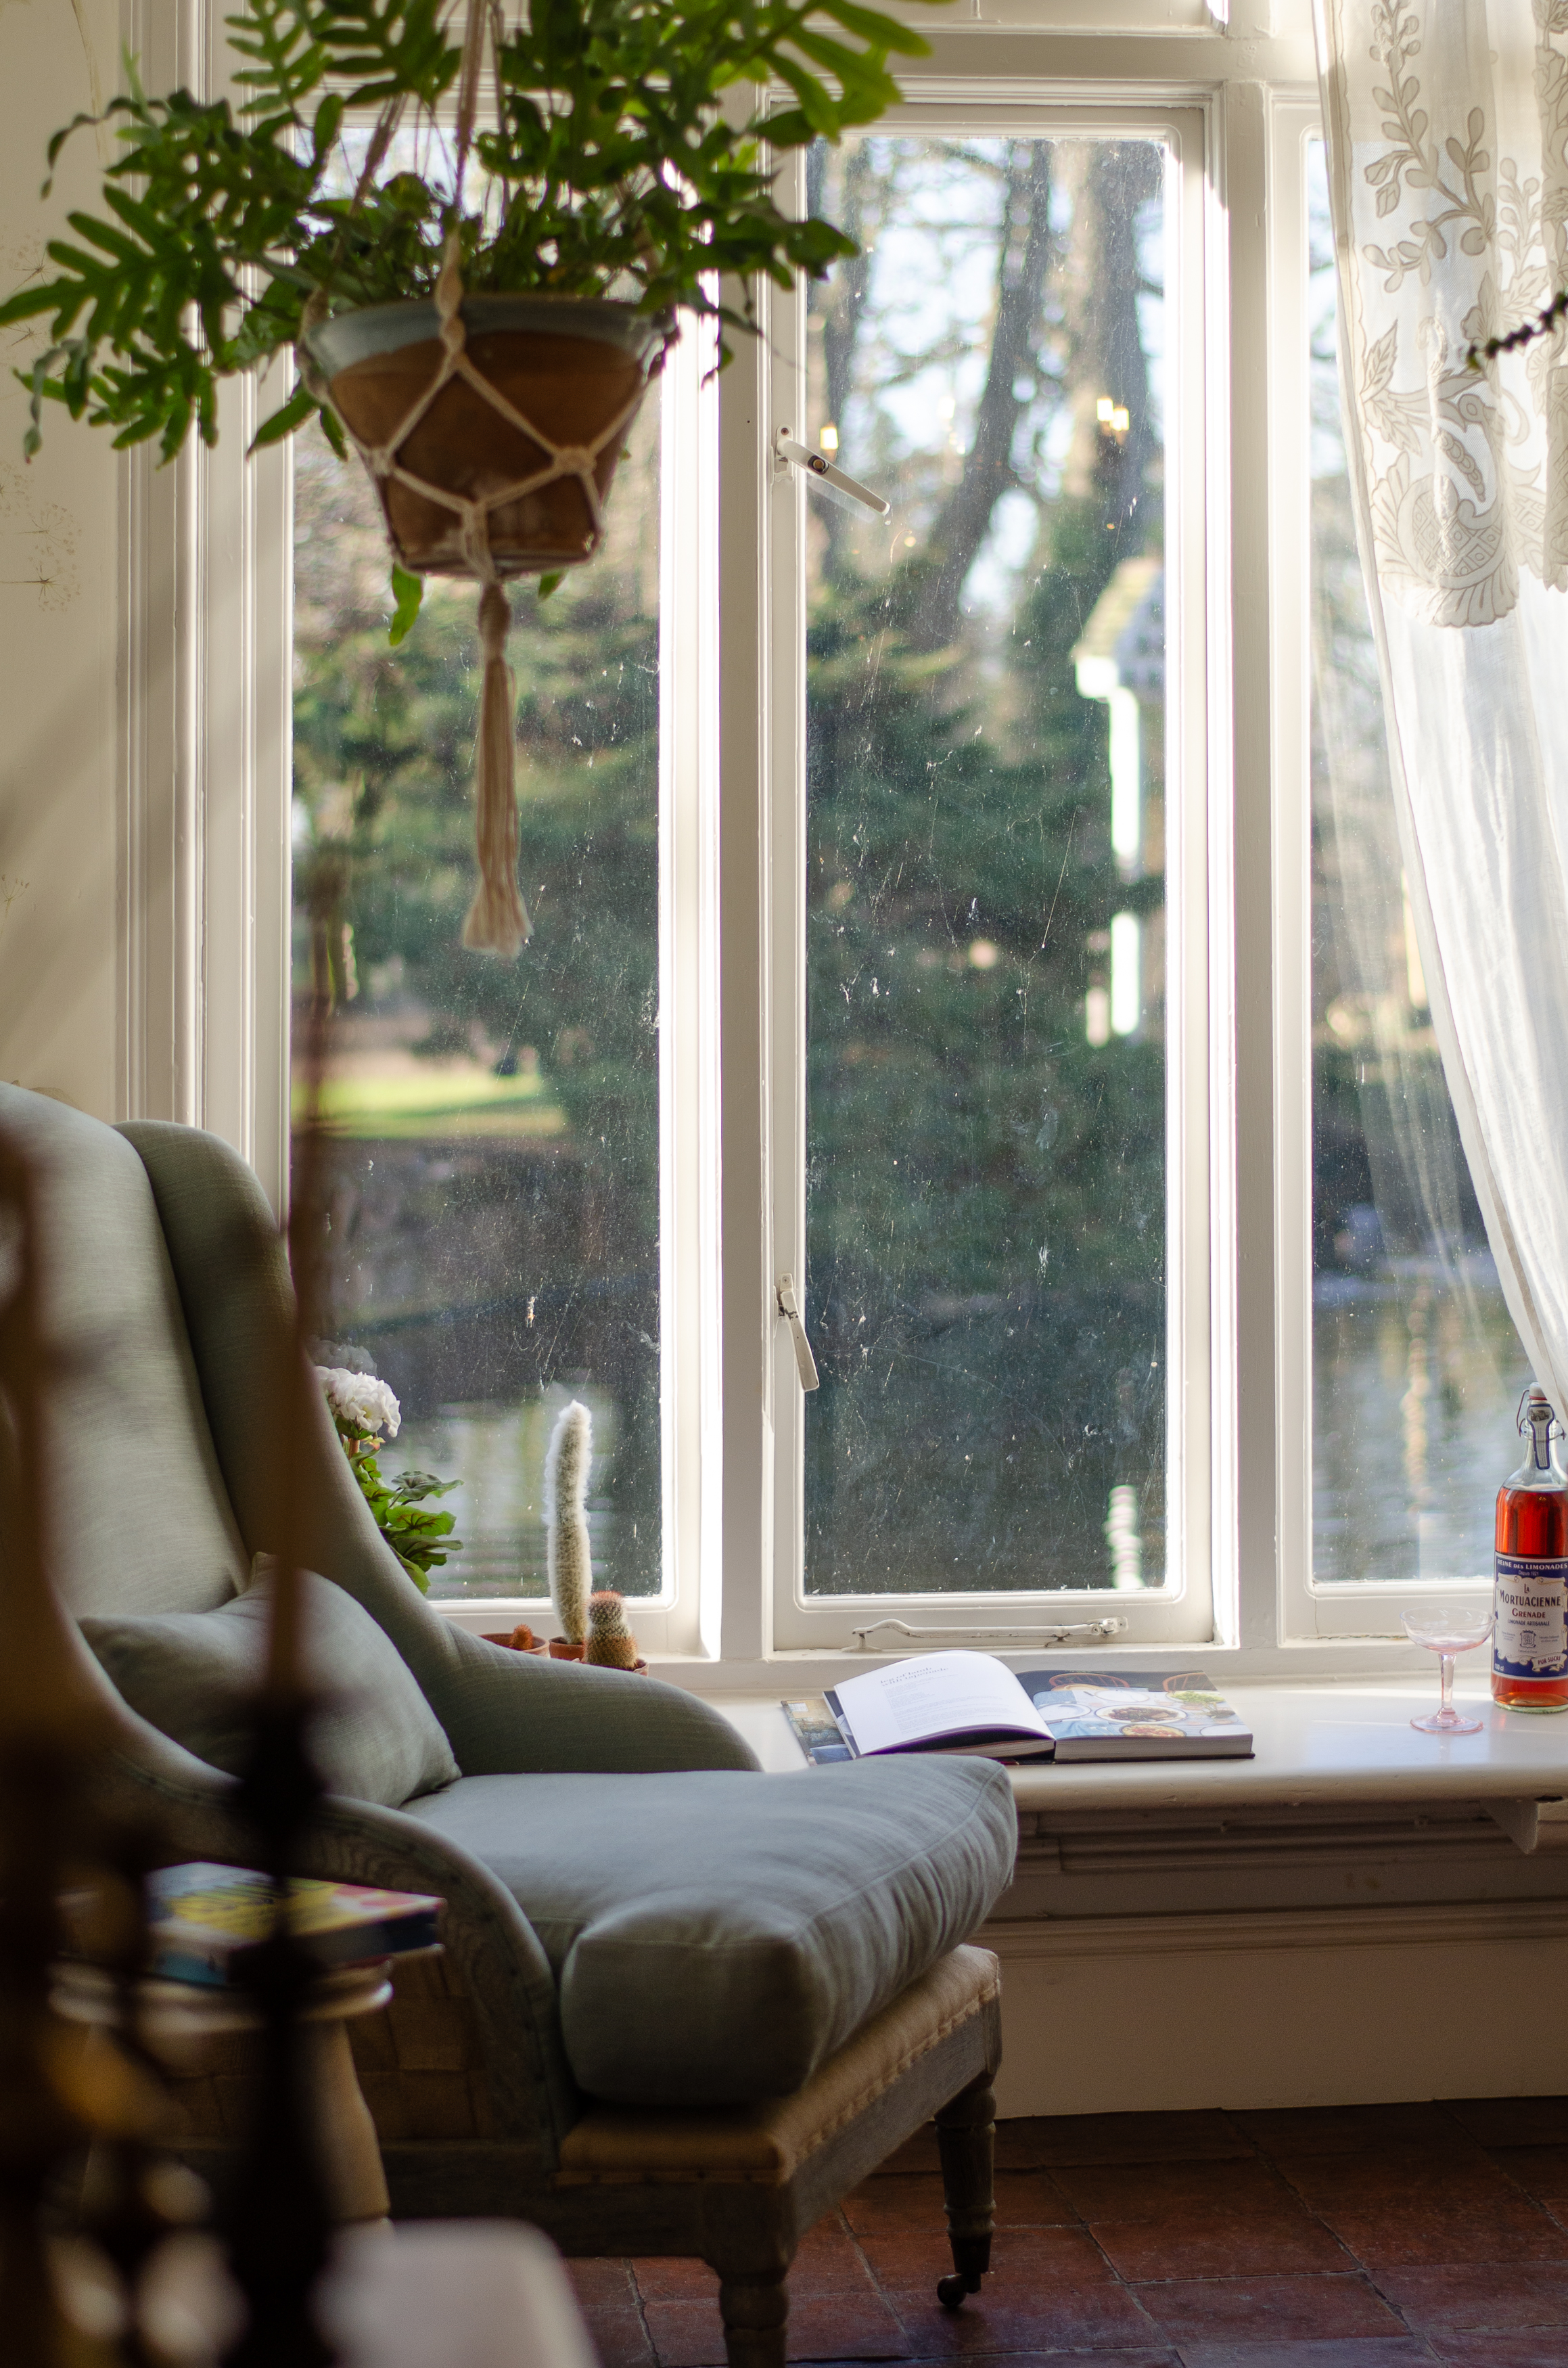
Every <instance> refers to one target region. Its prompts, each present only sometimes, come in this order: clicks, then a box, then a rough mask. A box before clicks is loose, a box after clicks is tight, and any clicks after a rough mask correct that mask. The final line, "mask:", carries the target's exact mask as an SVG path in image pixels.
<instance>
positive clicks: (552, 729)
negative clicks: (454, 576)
mask: <svg viewBox="0 0 1568 2368" xmlns="http://www.w3.org/2000/svg"><path fill="white" fill-rule="evenodd" d="M296 482H297V488H298V490H297V495H296V507H295V554H296V556H295V597H296V617H295V641H294V663H295V689H294V866H295V868H294V993H295V996H296V1003H297V1005H298V1001H299V999H300V998H301V997H308V996H310V995H311V994H312V992H320V991H325V992H329V993H330V994H331V996H332V997H333V999H334V1001H335V1018H334V1021H333V1029H332V1051H331V1059H330V1074H329V1076H328V1077H327V1080H326V1083H325V1088H324V1109H325V1116H326V1120H327V1122H328V1126H329V1129H330V1133H331V1145H330V1152H329V1169H330V1176H329V1182H330V1202H331V1253H330V1261H329V1269H330V1282H329V1289H330V1310H329V1322H328V1329H329V1331H330V1334H331V1336H332V1338H333V1339H334V1340H335V1341H336V1342H338V1343H339V1344H349V1345H351V1346H354V1347H356V1348H358V1349H361V1350H362V1351H364V1352H365V1353H366V1354H367V1355H368V1356H369V1359H370V1360H372V1363H373V1366H374V1369H375V1370H376V1371H378V1372H380V1373H381V1375H382V1376H383V1377H384V1378H385V1379H386V1380H387V1381H388V1382H389V1383H391V1385H392V1388H393V1390H394V1391H395V1392H396V1393H397V1395H398V1397H399V1399H400V1400H401V1402H402V1406H403V1429H402V1432H401V1434H400V1436H399V1438H398V1439H397V1440H396V1441H395V1443H394V1444H393V1445H392V1446H391V1447H390V1448H389V1449H388V1450H387V1451H386V1452H384V1453H383V1455H382V1457H381V1469H382V1472H383V1474H395V1473H396V1472H398V1471H400V1470H402V1469H403V1468H411V1469H415V1470H423V1471H426V1472H429V1473H433V1474H436V1475H437V1476H438V1477H439V1478H442V1479H455V1480H456V1481H457V1482H458V1483H459V1486H458V1488H457V1490H456V1492H455V1494H453V1495H452V1496H450V1497H448V1498H447V1499H446V1500H445V1501H446V1505H447V1507H448V1508H449V1509H451V1510H452V1511H453V1512H454V1513H455V1514H456V1517H457V1518H456V1534H457V1535H458V1536H459V1537H460V1539H461V1540H462V1545H461V1549H460V1552H459V1553H457V1554H454V1555H453V1556H452V1558H451V1560H450V1561H449V1563H448V1565H446V1566H445V1568H443V1569H438V1570H437V1571H436V1572H435V1573H434V1574H433V1581H432V1586H431V1590H430V1591H431V1594H432V1596H433V1597H441V1596H445V1597H483V1596H506V1595H518V1596H522V1597H529V1596H533V1597H538V1596H540V1595H542V1594H543V1592H544V1533H543V1530H542V1527H541V1521H540V1480H541V1472H542V1463H543V1457H544V1450H545V1445H546V1442H547V1440H548V1436H549V1431H550V1428H551V1422H552V1419H553V1415H554V1411H555V1409H556V1408H557V1407H558V1406H560V1405H562V1404H563V1403H564V1402H565V1401H566V1399H567V1398H568V1397H573V1396H575V1397H578V1398H581V1399H582V1400H584V1402H585V1404H586V1405H587V1406H589V1408H590V1410H591V1412H592V1415H593V1419H594V1446H595V1466H594V1474H593V1483H592V1491H591V1497H590V1504H589V1525H590V1531H591V1533H592V1536H593V1544H594V1564H595V1571H596V1575H597V1577H598V1579H599V1581H600V1583H601V1584H604V1585H608V1586H614V1587H616V1588H620V1589H621V1590H622V1591H623V1592H625V1593H627V1594H630V1595H647V1594H650V1593H654V1592H657V1591H658V1589H659V1587H660V1583H661V1501H660V1500H661V1480H660V1472H661V1454H660V1406H659V1364H660V1359H659V1289H658V1277H659V1210H658V1198H659V1117H658V1074H659V1072H658V1051H657V1046H658V1036H657V1013H656V991H657V976H658V962H657V928H658V827H657V823H658V817H657V779H658V732H659V698H658V682H659V674H658V666H659V655H658V586H659V403H658V398H657V393H656V391H655V393H653V394H651V395H650V397H649V400H648V401H647V403H646V404H644V406H643V410H642V416H641V417H640V418H639V420H638V422H637V424H636V427H635V428H634V430H633V431H632V434H631V450H630V455H629V457H628V459H627V460H626V461H624V462H623V463H622V465H621V469H620V472H619V476H618V479H617V484H616V489H615V495H614V499H613V502H612V503H611V505H610V511H609V520H610V523H609V532H608V542H607V546H606V548H605V550H604V551H603V552H602V553H601V555H600V556H599V557H598V558H597V560H596V562H595V563H594V564H593V566H592V567H591V568H588V569H585V570H584V571H583V572H582V573H581V574H578V575H569V576H568V577H567V579H566V581H565V582H564V583H563V584H562V586H561V588H560V589H559V591H558V592H556V593H555V595H554V596H553V598H551V599H550V600H549V601H547V602H540V599H539V597H538V594H537V592H536V589H535V587H534V586H533V585H532V584H531V583H526V584H522V585H519V586H515V587H514V590H513V613H514V619H515V625H514V631H513V635H512V643H511V660H512V665H513V667H514V669H515V672H516V675H517V688H518V718H517V734H518V749H517V760H518V793H519V803H520V805H521V811H522V866H521V876H522V882H523V889H524V894H525V899H526V902H527V904H528V909H529V912H530V914H531V916H532V919H533V937H532V939H531V941H530V942H529V944H528V947H527V948H526V949H525V951H524V952H523V953H522V955H521V957H520V958H519V960H518V961H517V962H516V963H510V962H494V961H492V960H489V959H487V958H483V957H481V956H477V955H474V954H472V953H468V952H465V951H463V949H462V948H461V947H460V944H459V942H458V937H459V930H460V926H461V922H462V917H463V914H464V911H465V909H466V907H467V904H468V900H469V897H470V895H471V894H472V882H473V873H472V791H471V780H472V742H473V734H474V726H475V719H476V715H477V708H478V689H479V677H478V669H477V666H476V656H477V643H476V633H475V622H474V611H475V595H474V590H473V587H472V586H468V585H444V584H441V583H437V582H432V583H430V584H429V585H428V586H427V587H426V597H425V606H424V611H423V613H422V615H421V617H420V619H419V620H418V622H417V624H416V625H415V628H414V631H413V633H412V634H411V636H410V637H409V639H408V640H407V641H406V642H404V643H403V645H402V646H401V648H399V649H397V650H392V649H391V648H389V646H388V642H387V615H388V608H389V598H388V591H387V563H386V555H385V547H384V543H383V541H382V538H381V529H380V526H379V523H378V520H377V518H376V515H375V511H374V506H373V500H372V496H371V495H370V493H369V487H368V485H367V484H366V482H365V480H364V479H363V477H362V475H361V473H360V472H359V469H358V463H357V462H349V463H347V464H344V463H339V462H338V461H335V459H334V458H333V456H332V454H331V453H330V451H329V450H327V448H326V445H325V443H324V441H323V440H322V439H321V438H320V437H319V435H316V434H313V433H312V435H310V436H305V437H301V438H300V439H299V447H298V458H297V480H296ZM295 1032H296V1043H298V1042H299V1041H300V1038H301V1030H299V1029H298V1027H297V1028H296V1031H295ZM301 1090H302V1081H301V1078H300V1077H299V1076H298V1074H296V1078H295V1091H296V1108H297V1107H298V1100H299V1096H300V1093H301Z"/></svg>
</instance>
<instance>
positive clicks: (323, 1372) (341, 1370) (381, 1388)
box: [314, 1365, 403, 1439]
mask: <svg viewBox="0 0 1568 2368" xmlns="http://www.w3.org/2000/svg"><path fill="white" fill-rule="evenodd" d="M314 1370H315V1376H316V1379H317V1381H318V1382H320V1383H321V1385H322V1389H323V1391H324V1394H325V1396H326V1402H327V1404H328V1406H330V1407H331V1408H332V1411H333V1415H334V1417H335V1419H336V1420H337V1421H338V1422H340V1423H341V1424H342V1425H343V1428H344V1429H346V1430H351V1431H352V1432H353V1434H354V1436H355V1438H356V1439H375V1438H377V1437H379V1436H380V1434H381V1431H383V1430H384V1431H385V1432H386V1435H387V1437H388V1438H389V1439H395V1438H396V1437H397V1434H398V1429H399V1426H400V1425H401V1423H402V1421H403V1409H402V1407H401V1406H399V1405H398V1402H397V1400H396V1398H395V1397H393V1395H392V1392H391V1390H389V1389H388V1387H387V1385H386V1383H385V1382H379V1381H378V1380H377V1379H376V1376H375V1375H374V1373H351V1372H347V1369H346V1368H345V1367H344V1366H342V1365H317V1366H316V1367H315V1369H314Z"/></svg>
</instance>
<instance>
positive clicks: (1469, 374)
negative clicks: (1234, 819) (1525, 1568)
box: [1315, 0, 1568, 1408]
mask: <svg viewBox="0 0 1568 2368" xmlns="http://www.w3.org/2000/svg"><path fill="white" fill-rule="evenodd" d="M1315 7H1316V20H1317V35H1318V59H1319V65H1320V70H1321V74H1322V79H1323V97H1324V127H1325V131H1326V136H1327V145H1328V171H1329V188H1330V198H1331V206H1332V214H1333V222H1334V238H1335V256H1336V261H1337V266H1338V275H1339V299H1340V338H1339V352H1340V369H1341V377H1342V387H1343V396H1344V406H1345V428H1346V446H1347V449H1348V456H1349V464H1350V470H1349V473H1350V482H1351V486H1352V489H1353V498H1354V501H1355V506H1356V510H1357V533H1358V541H1359V543H1360V548H1361V555H1362V562H1363V566H1364V570H1365V574H1366V579H1367V593H1368V600H1369V608H1370V611H1371V619H1372V628H1373V633H1374V636H1375V638H1376V641H1377V645H1378V655H1379V663H1380V666H1381V674H1382V681H1383V709H1384V715H1385V719H1386V724H1387V733H1388V741H1389V762H1390V769H1391V773H1392V786H1393V791H1394V802H1395V806H1396V810H1397V813H1398V816H1399V827H1400V837H1401V842H1402V851H1403V861H1404V871H1405V877H1406V882H1407V883H1408V891H1409V895H1410V902H1411V907H1412V915H1413V919H1414V923H1415V934H1416V939H1417V942H1418V944H1419V947H1420V952H1421V961H1422V965H1423V968H1424V970H1425V973H1426V992H1427V995H1428V998H1429V1000H1430V1004H1431V1008H1432V1016H1433V1020H1434V1023H1435V1025H1436V1028H1437V1036H1438V1041H1439V1042H1440V1044H1441V1047H1442V1052H1443V1060H1444V1066H1445V1068H1446V1071H1447V1074H1448V1080H1449V1090H1450V1092H1451V1095H1452V1098H1453V1104H1454V1109H1455V1111H1456V1114H1457V1116H1458V1120H1459V1125H1460V1134H1461V1137H1462V1139H1463V1143H1464V1148H1465V1152H1466V1154H1467V1156H1468V1157H1469V1161H1470V1167H1471V1177H1472V1179H1473V1181H1474V1184H1475V1188H1476V1191H1477V1194H1478V1196H1479V1199H1480V1201H1481V1205H1482V1209H1483V1214H1484V1216H1485V1220H1486V1226H1487V1232H1488V1235H1489V1237H1490V1240H1491V1244H1492V1248H1493V1252H1494V1256H1495V1258H1496V1260H1497V1265H1498V1269H1499V1271H1500V1274H1501V1277H1502V1281H1503V1287H1504V1291H1505V1292H1506V1297H1507V1301H1508V1306H1509V1310H1510V1312H1511V1314H1512V1315H1513V1317H1514V1321H1515V1323H1516V1325H1517V1327H1518V1331H1519V1336H1520V1338H1521V1339H1522V1341H1523V1343H1524V1345H1525V1349H1526V1351H1527V1353H1528V1355H1529V1357H1530V1359H1531V1360H1532V1361H1533V1363H1534V1365H1535V1368H1536V1371H1537V1373H1538V1375H1539V1377H1540V1380H1541V1382H1542V1383H1543V1384H1545V1386H1547V1387H1548V1388H1549V1389H1551V1391H1552V1394H1553V1396H1554V1399H1555V1402H1556V1404H1557V1406H1559V1407H1560V1408H1563V1407H1564V1406H1565V1405H1568V1400H1565V1397H1564V1391H1565V1389H1568V335H1565V334H1564V332H1563V331H1562V330H1559V331H1558V332H1557V333H1556V335H1555V336H1552V337H1551V338H1550V339H1542V340H1540V341H1538V342H1537V343H1536V344H1535V345H1533V346H1531V347H1528V348H1527V349H1525V350H1524V351H1522V352H1520V353H1517V354H1515V355H1511V356H1504V357H1502V358H1501V359H1499V360H1498V361H1496V362H1494V363H1491V364H1488V365H1486V366H1485V367H1484V368H1483V370H1480V371H1477V370H1472V369H1471V368H1470V367H1469V366H1468V364H1467V361H1466V351H1467V348H1468V347H1469V346H1470V345H1471V342H1472V341H1473V340H1476V339H1482V338H1485V337H1488V336H1492V335H1494V334H1495V333H1496V332H1497V331H1499V330H1506V329H1509V328H1512V327H1513V326H1515V325H1516V324H1518V323H1520V322H1522V321H1524V320H1526V319H1528V318H1529V317H1530V316H1532V315H1533V314H1534V313H1537V312H1538V311H1539V310H1540V308H1541V306H1542V305H1543V304H1545V303H1546V302H1548V301H1549V300H1550V298H1551V295H1552V294H1553V293H1554V292H1555V290H1558V289H1560V288H1562V287H1564V286H1568V0H1409V5H1401V0H1315Z"/></svg>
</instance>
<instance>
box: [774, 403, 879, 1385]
mask: <svg viewBox="0 0 1568 2368" xmlns="http://www.w3.org/2000/svg"><path fill="white" fill-rule="evenodd" d="M773 450H774V452H775V454H776V455H777V457H778V460H779V461H781V462H783V463H785V464H787V465H788V466H790V467H791V468H796V469H804V471H805V472H806V473H807V475H808V476H809V477H810V478H811V481H812V484H813V485H815V487H816V489H817V491H818V493H819V494H825V495H827V497H828V500H829V501H830V502H836V503H837V504H838V507H839V508H840V509H846V510H869V511H870V513H871V516H872V517H873V518H889V517H891V516H892V503H891V502H884V501H883V499H882V497H881V494H874V493H873V492H872V491H871V488H870V487H869V485H863V484H861V483H860V481H859V479H858V477H851V476H849V475H848V474H847V473H846V471H844V470H843V469H840V468H838V467H837V466H836V465H835V462H833V461H827V460H824V458H823V455H822V454H821V453H820V452H813V451H812V449H811V447H810V445H808V444H797V443H796V441H795V438H793V437H792V436H791V435H790V430H789V429H788V428H787V427H781V428H780V429H779V430H778V435H777V436H776V437H775V438H774V439H773ZM812 1386H813V1387H814V1386H815V1385H814V1383H813V1384H812Z"/></svg>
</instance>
